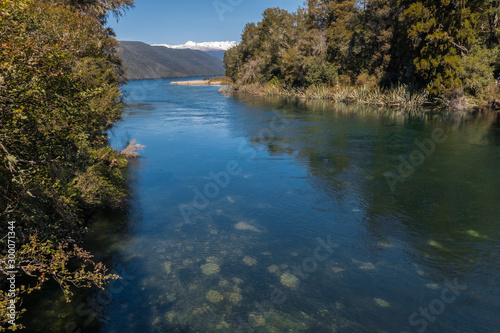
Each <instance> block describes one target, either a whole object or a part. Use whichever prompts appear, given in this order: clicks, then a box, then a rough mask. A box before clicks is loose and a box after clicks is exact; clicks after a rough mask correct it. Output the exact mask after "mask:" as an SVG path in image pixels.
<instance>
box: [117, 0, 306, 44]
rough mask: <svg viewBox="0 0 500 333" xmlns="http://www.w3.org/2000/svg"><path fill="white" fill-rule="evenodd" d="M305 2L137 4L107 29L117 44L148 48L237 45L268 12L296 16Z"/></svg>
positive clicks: (231, 0) (195, 0) (199, 0)
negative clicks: (245, 31)
mask: <svg viewBox="0 0 500 333" xmlns="http://www.w3.org/2000/svg"><path fill="white" fill-rule="evenodd" d="M304 2H305V1H304V0H291V1H270V2H269V1H263V0H257V1H253V2H251V1H243V0H214V1H202V0H191V1H187V2H182V3H170V4H166V3H163V2H157V1H154V0H136V3H135V8H132V9H130V10H128V11H127V12H126V13H125V14H124V15H123V16H122V17H120V18H119V19H118V22H117V20H116V19H115V18H110V19H109V22H108V26H109V27H110V28H112V29H113V31H114V32H115V34H116V39H118V40H119V41H137V42H144V43H146V44H150V45H152V44H169V45H182V44H185V43H187V42H188V41H192V42H195V43H203V42H225V41H228V42H236V43H239V42H240V41H241V34H242V32H243V29H244V28H245V26H246V24H248V23H252V22H253V23H257V22H259V21H260V20H261V19H262V13H263V12H264V11H265V10H266V9H267V8H272V7H279V8H281V9H284V10H287V11H289V12H295V11H297V9H299V7H303V6H304ZM179 27H181V28H179Z"/></svg>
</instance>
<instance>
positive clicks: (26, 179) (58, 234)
mask: <svg viewBox="0 0 500 333" xmlns="http://www.w3.org/2000/svg"><path fill="white" fill-rule="evenodd" d="M131 6H133V0H52V1H48V0H45V1H40V0H5V1H1V2H0V45H1V52H0V223H1V226H0V230H1V235H0V237H1V239H2V241H1V243H0V253H1V256H0V258H1V259H0V276H1V279H0V281H1V282H0V287H1V289H0V331H4V330H7V329H8V330H16V329H19V328H21V327H22V326H23V325H22V323H21V321H20V318H21V316H22V314H23V312H24V311H25V309H24V308H23V307H24V305H23V304H24V303H23V298H24V297H25V296H26V295H27V294H30V293H32V292H35V291H36V290H38V289H40V288H41V287H42V286H45V285H46V284H48V283H51V284H53V285H54V284H55V285H59V286H60V287H61V290H62V293H63V294H64V296H65V297H66V299H67V300H68V301H70V300H71V296H72V293H73V291H74V289H73V288H74V287H94V288H102V287H103V285H104V284H105V283H106V282H107V281H109V280H110V279H116V278H118V277H117V276H115V275H113V274H109V273H108V271H107V269H106V267H105V266H104V265H103V264H102V263H98V262H95V261H94V260H93V258H92V255H91V254H90V253H89V252H88V251H86V250H85V249H83V247H82V244H81V240H82V235H83V233H84V232H85V227H86V222H87V220H88V217H89V216H90V214H92V212H94V211H95V210H97V209H100V208H103V207H109V208H119V207H121V206H123V205H124V203H125V201H126V197H127V186H126V179H125V173H124V167H125V166H126V164H127V160H126V158H125V156H123V154H119V152H117V151H115V150H114V149H112V148H110V147H108V146H107V136H106V135H105V132H104V131H105V130H106V129H108V128H109V127H110V126H111V125H112V123H113V122H114V121H116V120H117V119H119V118H120V115H121V112H122V105H121V99H122V96H121V91H120V86H119V84H120V82H122V78H121V76H122V74H123V70H122V68H121V61H120V59H119V57H117V56H116V53H115V46H116V44H117V41H116V40H115V38H114V37H113V32H112V31H111V30H109V29H107V28H105V24H106V20H107V19H108V18H109V17H110V15H115V16H120V15H121V14H122V13H123V11H124V10H126V9H127V8H130V7H131Z"/></svg>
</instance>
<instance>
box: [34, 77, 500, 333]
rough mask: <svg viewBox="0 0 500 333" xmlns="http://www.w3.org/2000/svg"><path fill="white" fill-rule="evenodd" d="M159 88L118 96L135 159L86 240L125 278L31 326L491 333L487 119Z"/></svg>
mask: <svg viewBox="0 0 500 333" xmlns="http://www.w3.org/2000/svg"><path fill="white" fill-rule="evenodd" d="M170 82H171V80H159V81H135V82H130V83H129V84H128V85H127V86H125V87H124V89H125V90H126V91H127V93H128V97H127V108H126V112H125V114H124V117H123V120H122V121H120V122H118V123H117V124H116V125H115V127H114V128H113V130H112V131H111V132H110V137H111V140H110V144H111V145H112V146H113V147H116V148H117V149H123V148H124V146H125V145H126V144H127V142H129V141H130V140H132V139H135V140H136V141H137V142H138V143H140V144H143V145H145V146H146V148H145V150H144V151H143V153H142V156H143V157H142V158H140V159H137V160H134V161H132V162H131V163H130V166H129V178H130V183H131V187H132V193H133V194H132V199H131V202H130V207H129V209H128V212H127V213H126V214H118V213H107V214H102V215H101V216H99V217H97V218H96V221H95V222H94V224H93V225H92V232H91V233H89V235H88V244H87V248H90V249H92V250H93V251H94V252H95V253H97V257H98V259H100V260H104V261H105V262H106V263H107V264H108V266H109V267H112V268H113V269H115V271H116V272H117V273H119V274H120V275H122V277H123V279H122V280H120V281H118V282H115V283H114V284H113V285H111V286H110V287H109V288H108V290H107V291H106V292H101V293H95V294H94V295H93V296H92V297H90V296H88V295H81V296H80V297H79V298H78V297H77V299H76V301H74V302H73V303H71V304H69V305H68V304H66V303H63V302H60V297H59V296H57V297H59V298H57V297H56V296H53V297H50V296H47V297H46V301H45V302H46V304H45V303H41V304H42V306H43V307H44V308H45V312H44V311H42V312H40V313H43V315H41V316H42V317H43V319H44V320H42V319H40V318H39V319H37V320H38V323H37V327H45V328H44V330H45V331H50V330H54V331H66V332H77V331H78V330H79V329H80V328H81V329H82V331H83V332H85V331H88V332H320V333H321V332H398V333H399V332H420V333H422V332H488V333H489V332H500V330H499V327H500V319H499V318H500V283H499V282H500V274H499V272H500V245H499V244H500V243H499V241H500V200H499V199H500V130H499V127H498V120H497V115H496V114H486V115H476V116H462V115H456V114H450V115H447V114H430V113H429V112H421V111H420V112H405V111H403V110H387V109H375V108H368V107H366V106H334V105H331V104H329V103H325V102H316V103H312V102H311V103H305V102H301V101H297V100H293V99H292V100H285V99H277V98H263V97H255V96H248V95H234V96H226V95H223V94H220V93H219V92H218V90H219V87H212V86H173V85H170ZM55 298H57V299H58V300H59V301H57V300H54V299H55ZM49 304H50V305H49ZM54 304H59V305H54ZM49 309H50V310H49ZM63 309H64V310H63ZM68 309H69V310H68ZM94 312H97V317H96V318H98V319H97V321H93V322H92V319H93V318H94ZM55 318H59V319H58V320H56V319H55ZM91 322H92V323H91ZM86 323H87V324H88V323H91V324H90V326H85V324H86ZM47 327H49V328H47Z"/></svg>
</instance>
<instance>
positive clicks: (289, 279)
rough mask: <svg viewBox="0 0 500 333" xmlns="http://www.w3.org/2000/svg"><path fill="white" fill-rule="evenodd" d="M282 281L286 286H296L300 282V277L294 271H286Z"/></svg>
mask: <svg viewBox="0 0 500 333" xmlns="http://www.w3.org/2000/svg"><path fill="white" fill-rule="evenodd" d="M280 282H281V284H282V285H284V286H285V287H288V288H296V287H297V284H298V283H299V279H298V278H297V277H296V276H295V275H293V274H292V273H284V274H283V275H281V278H280Z"/></svg>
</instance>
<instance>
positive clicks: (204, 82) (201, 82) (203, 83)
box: [170, 80, 222, 86]
mask: <svg viewBox="0 0 500 333" xmlns="http://www.w3.org/2000/svg"><path fill="white" fill-rule="evenodd" d="M170 84H173V85H177V86H222V84H220V83H219V82H214V83H212V82H210V80H192V81H174V82H170Z"/></svg>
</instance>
